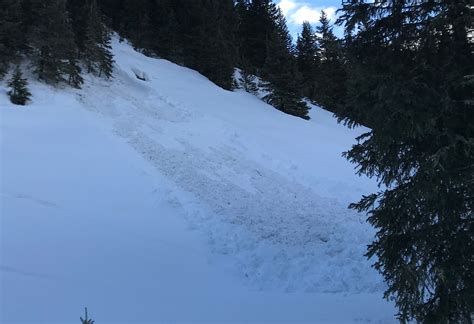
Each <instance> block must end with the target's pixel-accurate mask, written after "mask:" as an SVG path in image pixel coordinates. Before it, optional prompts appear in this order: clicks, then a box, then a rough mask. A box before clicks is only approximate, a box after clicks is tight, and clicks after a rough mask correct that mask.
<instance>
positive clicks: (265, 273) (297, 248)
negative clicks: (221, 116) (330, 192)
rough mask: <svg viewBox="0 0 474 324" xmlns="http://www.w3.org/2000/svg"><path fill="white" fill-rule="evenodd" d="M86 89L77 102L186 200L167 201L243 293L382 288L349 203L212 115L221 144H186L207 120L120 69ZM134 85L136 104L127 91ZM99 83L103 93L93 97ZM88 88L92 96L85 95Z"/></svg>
mask: <svg viewBox="0 0 474 324" xmlns="http://www.w3.org/2000/svg"><path fill="white" fill-rule="evenodd" d="M91 83H92V84H91V85H89V86H86V87H85V89H84V90H83V93H82V94H81V95H80V98H79V100H80V101H82V102H83V103H84V106H85V107H87V109H89V110H91V111H93V112H94V113H99V114H100V115H102V116H103V117H104V118H105V119H107V120H109V121H110V122H111V125H113V126H112V127H113V131H114V132H115V133H116V134H118V135H119V136H120V137H122V138H123V139H125V140H126V142H127V143H128V144H129V145H131V146H132V147H133V148H134V149H135V150H136V151H137V152H138V153H140V154H141V155H142V156H143V158H144V159H146V160H147V161H148V162H149V163H150V164H151V165H153V167H154V168H156V170H158V171H159V172H160V173H162V174H163V175H165V176H166V177H168V178H169V179H171V180H172V181H173V182H174V183H175V184H176V186H177V188H178V189H177V191H182V192H186V193H188V194H189V195H186V196H183V195H180V194H178V192H174V193H170V197H169V199H170V201H172V202H173V203H174V204H176V206H179V207H181V208H183V209H184V210H185V212H186V215H187V216H186V219H187V221H188V223H189V224H190V226H191V227H192V228H195V229H197V230H199V231H200V232H202V233H203V234H204V235H205V237H206V239H207V241H208V243H209V246H210V248H211V250H212V251H213V252H215V253H217V254H218V255H228V256H231V258H230V259H231V260H233V261H232V262H234V266H233V269H235V270H234V271H235V275H237V276H238V277H240V278H241V279H242V280H243V281H244V282H245V283H246V284H247V285H248V286H249V287H252V288H254V289H258V290H277V291H286V292H295V291H302V292H353V293H359V292H375V291H380V290H381V289H383V284H382V283H381V280H380V278H379V276H378V275H376V274H375V271H374V270H372V269H370V263H369V261H367V260H366V259H365V257H364V256H363V254H364V252H365V249H366V244H367V243H368V242H370V240H371V239H372V236H373V232H372V231H371V230H370V228H369V227H368V226H367V224H364V223H362V222H361V221H360V219H359V217H358V216H357V214H356V213H354V212H353V211H350V210H348V209H347V207H346V205H344V204H342V203H341V202H339V201H338V200H336V199H333V198H325V197H322V196H318V195H317V194H316V193H315V192H314V191H313V190H312V189H311V188H310V187H306V186H305V185H303V184H300V183H297V182H295V181H293V180H290V179H287V178H285V177H284V176H282V175H280V174H278V173H276V172H274V171H272V170H271V169H270V168H267V167H265V165H261V164H258V163H256V162H254V161H251V160H248V159H246V158H245V155H244V154H243V153H242V149H241V148H242V147H244V145H242V143H240V142H239V141H240V140H239V137H238V135H236V134H234V133H232V132H229V131H227V127H228V126H229V125H226V124H225V123H224V122H223V121H220V120H218V119H215V120H213V121H212V122H213V123H214V124H215V125H219V126H220V127H221V128H222V130H223V133H225V134H227V136H228V137H229V139H227V141H226V142H225V143H227V144H225V143H224V142H223V143H222V144H220V145H216V146H210V147H204V148H203V147H197V146H194V145H193V144H192V143H191V141H189V140H188V138H192V137H193V136H199V134H194V133H193V130H192V127H187V126H188V125H190V124H191V123H193V122H194V121H196V120H199V119H202V118H210V117H205V116H204V115H202V114H200V112H199V111H197V110H196V109H194V108H193V107H188V106H186V105H185V104H183V103H180V102H177V101H173V100H172V99H170V98H166V97H163V96H161V95H159V94H158V93H157V91H156V90H154V89H152V88H150V87H148V86H147V83H146V82H143V83H137V82H136V81H135V80H133V78H132V77H130V76H129V75H128V74H127V73H125V72H124V71H118V77H117V78H116V79H115V80H114V83H113V87H111V86H110V84H108V83H105V82H101V81H97V80H92V81H91ZM131 84H132V85H133V87H134V91H138V92H139V93H140V94H141V98H140V100H137V99H136V98H137V96H136V95H130V94H128V92H129V91H130V87H131ZM98 86H99V87H100V86H102V87H104V88H106V89H104V91H101V92H100V93H98V92H97V87H98ZM88 91H94V92H95V93H94V95H93V96H92V95H91V96H89V95H87V92H88ZM88 98H94V100H88ZM98 99H100V100H98ZM117 102H120V104H117ZM117 107H120V108H117ZM169 123H172V124H175V125H178V127H179V129H180V130H181V134H180V135H176V136H175V137H174V138H173V143H172V145H164V144H163V143H162V140H164V137H165V136H168V137H169V136H171V135H170V134H166V130H165V127H166V125H167V124H169ZM169 140H170V139H169V138H167V139H166V141H169ZM228 143H232V145H229V144H228ZM229 175H232V176H229ZM235 179H239V181H236V180H235ZM232 180H234V181H232ZM184 197H186V198H184ZM183 199H184V200H186V201H183ZM189 206H192V208H190V207H189Z"/></svg>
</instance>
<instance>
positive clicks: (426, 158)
mask: <svg viewBox="0 0 474 324" xmlns="http://www.w3.org/2000/svg"><path fill="white" fill-rule="evenodd" d="M472 17H473V8H472V6H471V4H470V1H469V0H459V1H430V2H428V1H427V2H423V1H421V2H420V1H415V0H410V1H390V2H386V3H384V5H380V4H379V3H370V2H363V1H354V2H350V3H346V4H345V5H344V8H343V15H342V17H341V21H340V22H341V23H345V26H346V34H347V35H348V37H347V39H346V43H347V50H348V52H347V53H348V58H349V60H350V61H349V67H350V69H349V82H348V86H349V87H348V96H347V98H346V101H345V103H344V105H343V107H342V108H343V109H342V110H341V111H340V112H339V116H340V120H342V121H344V122H345V123H347V124H348V125H351V126H353V125H358V124H361V123H364V124H367V125H369V126H370V127H371V130H369V131H368V132H367V133H366V134H364V135H362V136H361V137H360V138H359V139H358V144H357V145H355V146H354V147H353V149H352V150H351V151H349V152H348V153H347V154H346V155H347V157H348V158H349V159H350V160H351V161H352V162H354V163H356V164H357V165H358V170H359V173H360V174H366V175H368V176H375V177H377V178H378V179H379V181H380V183H381V184H382V185H383V188H384V189H381V190H380V192H377V193H375V194H373V195H369V196H367V197H364V198H363V199H362V200H361V201H360V202H359V203H357V204H353V205H352V208H355V209H357V210H359V211H368V212H369V221H370V223H371V224H372V225H374V226H375V228H376V229H377V231H378V232H377V235H376V240H375V241H374V242H373V243H372V244H371V245H370V246H369V250H368V256H369V257H374V258H376V259H375V261H376V263H375V267H376V269H378V270H379V271H380V272H381V273H382V274H383V276H384V278H385V280H386V282H387V285H388V290H387V292H386V297H387V298H391V299H393V300H394V301H395V303H396V305H397V307H398V310H399V314H398V317H399V318H400V320H401V321H402V322H406V321H409V320H412V319H415V320H417V321H418V322H420V323H472V319H473V314H474V278H473V274H474V261H473V260H474V218H473V214H472V211H473V207H474V141H473V139H474V123H473V122H472V121H473V120H474V109H473V102H474V100H473V99H474V98H473V93H474V82H473V75H474V65H473V64H472V62H474V55H473V52H472V40H470V37H469V36H470V35H469V33H472V30H473V29H472V28H473V26H472V23H473V20H472Z"/></svg>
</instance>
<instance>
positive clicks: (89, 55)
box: [82, 0, 114, 78]
mask: <svg viewBox="0 0 474 324" xmlns="http://www.w3.org/2000/svg"><path fill="white" fill-rule="evenodd" d="M86 12H87V19H86V22H85V24H86V25H85V26H86V28H85V34H84V43H83V55H82V56H83V59H84V60H85V63H86V66H87V69H88V71H87V72H88V73H91V72H93V73H96V74H98V75H99V76H102V75H104V76H105V77H107V78H110V77H112V72H113V64H114V60H113V54H112V48H111V45H110V41H111V40H110V32H109V31H108V29H107V28H106V27H105V25H104V24H103V23H102V20H101V18H100V14H99V10H98V7H97V2H96V0H89V1H88V3H87V10H86Z"/></svg>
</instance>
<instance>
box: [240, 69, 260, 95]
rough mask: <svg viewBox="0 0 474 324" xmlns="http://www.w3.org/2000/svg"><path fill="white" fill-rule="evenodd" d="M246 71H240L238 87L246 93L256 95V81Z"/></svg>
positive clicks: (255, 78) (254, 77) (253, 76)
mask: <svg viewBox="0 0 474 324" xmlns="http://www.w3.org/2000/svg"><path fill="white" fill-rule="evenodd" d="M247 71H248V70H246V69H241V70H240V77H239V80H238V81H239V85H240V86H241V87H242V89H243V90H245V91H246V92H248V93H251V94H254V95H256V94H258V90H259V89H258V81H257V77H256V76H255V75H253V74H250V73H248V72H247Z"/></svg>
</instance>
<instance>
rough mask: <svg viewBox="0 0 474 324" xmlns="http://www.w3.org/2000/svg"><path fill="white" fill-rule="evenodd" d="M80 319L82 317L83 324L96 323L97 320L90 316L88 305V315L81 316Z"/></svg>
mask: <svg viewBox="0 0 474 324" xmlns="http://www.w3.org/2000/svg"><path fill="white" fill-rule="evenodd" d="M80 319H81V324H94V323H95V321H93V320H92V319H90V318H89V315H88V314H87V307H86V315H85V316H84V318H82V317H81V318H80Z"/></svg>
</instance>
